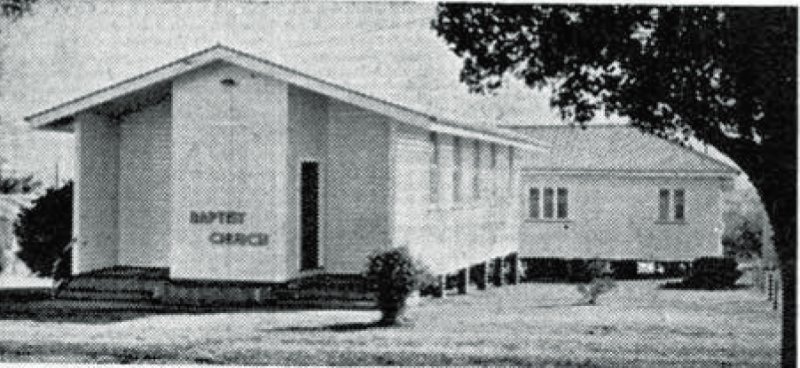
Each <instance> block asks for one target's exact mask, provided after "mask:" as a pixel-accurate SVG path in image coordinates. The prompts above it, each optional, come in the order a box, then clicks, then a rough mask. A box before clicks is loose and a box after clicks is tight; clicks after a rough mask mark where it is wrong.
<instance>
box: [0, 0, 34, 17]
mask: <svg viewBox="0 0 800 368" xmlns="http://www.w3.org/2000/svg"><path fill="white" fill-rule="evenodd" d="M35 2H36V0H0V15H2V16H3V17H7V18H12V19H14V18H18V17H20V16H22V15H23V14H25V13H26V12H29V11H30V10H31V5H33V3H35Z"/></svg>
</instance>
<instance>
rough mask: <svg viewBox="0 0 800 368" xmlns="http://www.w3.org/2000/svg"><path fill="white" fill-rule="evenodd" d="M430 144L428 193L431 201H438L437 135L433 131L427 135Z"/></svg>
mask: <svg viewBox="0 0 800 368" xmlns="http://www.w3.org/2000/svg"><path fill="white" fill-rule="evenodd" d="M428 139H429V140H430V145H431V159H430V166H429V173H428V174H429V175H430V181H429V183H428V185H429V188H428V190H429V193H430V201H431V203H437V202H439V137H438V136H437V135H436V133H435V132H431V134H430V135H429V136H428Z"/></svg>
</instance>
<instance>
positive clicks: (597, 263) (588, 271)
mask: <svg viewBox="0 0 800 368" xmlns="http://www.w3.org/2000/svg"><path fill="white" fill-rule="evenodd" d="M573 266H574V267H580V269H577V270H573V274H574V276H575V277H576V278H577V277H580V280H586V281H583V282H584V284H581V285H578V292H579V293H581V295H582V297H581V300H580V301H579V302H578V304H585V305H594V304H596V303H597V298H598V297H600V295H602V294H604V293H606V292H608V291H611V290H612V289H614V287H616V284H615V283H614V280H613V279H612V277H611V274H612V273H611V267H610V264H609V263H608V262H606V261H602V260H597V259H593V260H587V261H582V262H574V265H573Z"/></svg>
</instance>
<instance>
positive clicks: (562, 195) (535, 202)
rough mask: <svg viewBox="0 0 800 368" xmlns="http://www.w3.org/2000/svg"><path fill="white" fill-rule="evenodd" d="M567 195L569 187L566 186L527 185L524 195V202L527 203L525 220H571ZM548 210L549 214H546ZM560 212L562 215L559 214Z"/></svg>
mask: <svg viewBox="0 0 800 368" xmlns="http://www.w3.org/2000/svg"><path fill="white" fill-rule="evenodd" d="M534 193H536V195H534ZM547 193H550V194H549V196H551V197H550V202H551V203H549V205H548V200H547V196H548V194H547ZM569 197H570V196H569V188H568V187H566V186H552V185H539V186H535V185H533V186H528V190H527V192H526V197H525V204H526V205H527V207H526V212H527V214H526V221H532V222H572V218H571V217H570V214H569V209H570V205H569V201H570V199H569ZM534 209H535V211H534ZM548 210H549V211H550V216H547V215H548ZM562 214H563V216H561V215H562Z"/></svg>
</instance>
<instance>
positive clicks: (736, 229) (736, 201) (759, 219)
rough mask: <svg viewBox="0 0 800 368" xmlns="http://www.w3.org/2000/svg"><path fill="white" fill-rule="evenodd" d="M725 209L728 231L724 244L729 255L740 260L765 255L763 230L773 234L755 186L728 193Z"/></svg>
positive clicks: (723, 237)
mask: <svg viewBox="0 0 800 368" xmlns="http://www.w3.org/2000/svg"><path fill="white" fill-rule="evenodd" d="M725 197H726V198H725V205H724V208H725V210H724V211H723V213H722V218H723V221H724V223H725V231H724V232H723V233H722V245H723V249H724V251H725V255H726V256H730V257H734V258H736V259H738V260H741V261H748V260H750V259H752V258H753V257H761V256H762V254H763V253H762V247H764V246H772V245H771V244H769V243H767V244H762V243H763V241H764V232H765V231H766V233H767V234H770V231H769V228H768V227H766V226H767V225H768V224H767V213H766V211H764V206H763V205H762V204H761V198H759V197H758V194H757V193H756V191H755V188H752V187H745V188H740V189H735V190H732V191H730V192H728V193H727V195H726V196H725Z"/></svg>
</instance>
